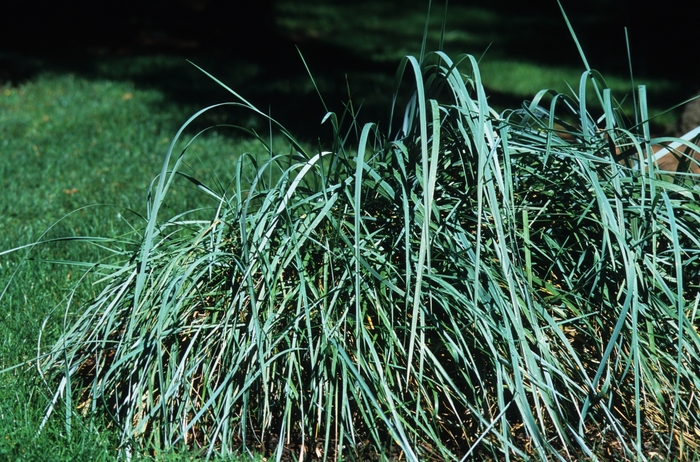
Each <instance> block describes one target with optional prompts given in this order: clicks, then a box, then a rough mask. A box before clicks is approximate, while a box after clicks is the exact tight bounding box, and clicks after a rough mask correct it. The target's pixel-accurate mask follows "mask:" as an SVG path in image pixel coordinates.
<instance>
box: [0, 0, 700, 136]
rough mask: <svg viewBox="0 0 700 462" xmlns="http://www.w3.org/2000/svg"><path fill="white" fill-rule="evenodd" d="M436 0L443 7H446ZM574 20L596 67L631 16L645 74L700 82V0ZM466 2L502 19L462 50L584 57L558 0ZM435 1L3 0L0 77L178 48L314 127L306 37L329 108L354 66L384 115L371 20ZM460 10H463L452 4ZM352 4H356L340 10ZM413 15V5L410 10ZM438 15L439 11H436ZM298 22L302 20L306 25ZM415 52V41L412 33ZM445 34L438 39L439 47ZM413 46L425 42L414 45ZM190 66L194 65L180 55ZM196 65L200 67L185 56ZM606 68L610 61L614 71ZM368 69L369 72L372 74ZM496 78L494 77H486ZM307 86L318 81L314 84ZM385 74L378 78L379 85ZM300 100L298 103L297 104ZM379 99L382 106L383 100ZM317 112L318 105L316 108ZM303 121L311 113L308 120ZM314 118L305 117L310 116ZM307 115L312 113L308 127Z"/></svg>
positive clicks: (192, 79) (622, 57)
mask: <svg viewBox="0 0 700 462" xmlns="http://www.w3.org/2000/svg"><path fill="white" fill-rule="evenodd" d="M443 4H444V3H443V2H440V1H438V2H434V8H440V7H442V6H443ZM562 4H563V7H564V9H565V10H566V12H567V14H568V15H569V17H570V18H571V21H572V23H573V25H574V27H575V29H576V32H577V34H578V38H579V40H580V41H581V44H582V46H583V47H584V51H585V53H586V55H587V56H588V57H589V59H590V60H591V66H592V67H594V68H596V69H598V70H600V71H602V72H603V73H604V75H609V73H613V74H617V75H622V76H626V75H629V63H628V61H627V50H626V44H625V42H626V39H625V28H627V31H628V34H629V38H630V42H631V55H632V62H633V64H634V71H635V77H636V78H642V79H643V78H652V77H657V78H665V79H671V80H673V82H674V86H673V88H672V89H670V90H665V93H664V94H662V95H660V98H662V99H664V100H665V101H667V104H665V105H664V104H661V106H665V107H670V106H672V105H674V104H676V103H678V102H680V101H682V100H684V99H686V98H688V97H689V96H691V95H693V94H694V93H696V92H697V91H700V82H699V81H698V78H697V75H698V71H700V64H699V63H698V59H697V57H696V56H697V53H698V49H699V47H698V45H700V39H699V38H698V37H699V36H698V34H697V32H696V27H694V22H695V21H696V19H695V18H697V17H698V16H697V14H696V13H697V12H698V10H699V9H700V7H699V6H698V5H697V4H696V3H693V2H685V1H680V0H670V1H664V2H651V1H641V2H640V1H634V0H590V1H586V2H581V1H574V0H562ZM319 5H323V6H324V7H325V8H328V9H330V10H333V11H334V12H335V13H331V14H335V15H337V16H338V20H340V21H343V20H347V21H346V22H351V21H350V20H349V18H348V17H347V15H350V16H353V17H354V18H355V20H356V19H357V18H363V20H362V21H359V22H358V24H359V25H362V24H366V25H367V27H366V28H365V29H362V30H360V29H361V27H360V26H357V28H358V30H357V33H355V34H351V35H352V37H353V39H352V40H349V41H346V42H345V43H343V44H341V45H339V44H338V43H337V42H333V40H331V39H332V38H333V35H334V31H332V30H331V31H328V32H326V33H321V34H319V33H317V31H316V29H317V27H316V25H315V21H318V19H317V18H316V17H315V16H314V15H313V14H312V12H311V9H312V7H317V6H319ZM459 6H469V7H474V8H480V9H483V10H485V11H488V12H490V13H492V14H493V15H495V16H496V17H497V18H499V19H498V20H497V21H490V22H485V21H481V22H480V21H479V20H477V19H474V20H471V22H470V23H469V24H470V29H471V30H466V31H465V30H460V31H461V32H465V33H470V34H483V35H484V37H487V38H485V39H484V41H483V45H480V48H479V47H477V48H474V49H459V50H456V51H458V52H467V53H472V54H475V55H480V54H482V53H484V51H485V50H486V49H487V48H488V50H489V51H488V53H487V55H486V56H487V59H488V57H493V56H506V57H508V58H509V59H516V60H520V61H527V62H532V63H534V64H536V65H538V66H542V69H543V72H546V69H547V67H548V66H561V65H567V66H575V67H577V68H581V69H583V66H582V64H581V59H580V57H579V54H578V52H577V50H576V48H575V46H574V42H573V40H572V39H571V37H570V34H569V31H568V29H567V27H566V24H565V21H564V20H563V18H562V15H561V12H560V10H559V6H558V4H557V2H556V1H555V0H529V1H522V0H500V1H487V0H452V1H451V2H449V7H448V8H452V9H453V11H460V10H458V9H457V7H459ZM290 11H292V12H293V13H294V15H295V16H296V18H297V19H298V20H299V18H300V20H301V21H306V22H307V25H308V26H307V27H306V28H303V27H302V28H301V29H298V30H297V31H296V32H294V33H291V32H290V31H289V30H288V29H284V28H281V27H279V24H280V20H282V19H284V17H285V16H286V15H287V16H288V15H289V14H290ZM426 11H427V1H426V0H404V1H398V0H379V1H377V0H375V1H371V2H370V1H365V0H358V1H349V0H335V1H333V0H306V1H296V2H291V1H287V0H256V1H250V0H246V1H240V0H168V1H166V0H151V1H148V0H142V1H137V0H123V1H118V2H94V1H86V0H77V1H56V0H34V1H12V2H5V4H4V5H3V7H2V17H3V20H2V28H0V83H3V82H11V83H19V82H21V81H23V80H26V79H28V78H32V77H33V76H34V75H36V74H37V73H39V72H43V71H47V70H48V71H58V72H64V71H67V72H78V73H81V74H84V75H88V76H99V77H102V78H119V75H114V74H115V72H114V71H113V72H112V75H104V73H103V74H102V75H100V72H99V71H97V70H96V65H95V63H96V62H97V61H101V62H104V61H105V60H110V59H111V60H115V61H116V62H118V60H119V59H123V58H124V57H133V56H139V55H152V54H166V55H171V56H172V55H176V56H181V57H182V58H183V64H184V59H185V58H187V59H190V60H193V61H195V62H196V63H198V64H200V65H202V66H203V67H205V68H206V69H207V70H209V71H211V72H212V73H213V74H215V75H217V76H219V77H222V79H226V78H228V80H226V82H227V83H230V84H232V85H233V84H235V85H236V90H237V91H239V92H240V93H241V94H243V95H245V96H246V97H249V98H250V99H251V100H252V101H253V102H254V103H256V104H258V105H260V106H261V107H269V105H270V104H271V103H273V102H274V104H273V105H272V107H271V110H272V111H273V113H276V114H277V116H278V117H279V118H280V120H281V121H282V122H283V123H284V124H286V125H288V127H289V128H290V129H292V130H301V131H306V133H307V134H309V135H310V134H311V133H313V131H315V130H317V129H318V127H317V125H316V124H309V121H310V120H311V121H316V120H320V117H322V116H323V113H324V109H323V107H322V105H321V104H320V102H319V101H318V97H317V95H316V93H315V91H313V89H311V88H306V90H305V91H303V92H301V91H299V90H298V88H299V87H300V86H302V85H303V83H302V82H308V75H307V73H306V70H305V68H304V65H303V63H302V62H301V59H300V58H299V53H298V52H297V49H296V48H297V47H298V49H299V51H300V52H301V53H302V54H303V56H304V59H305V60H306V61H307V63H308V64H309V67H310V68H311V70H312V72H313V73H314V77H316V78H318V79H319V81H321V82H323V81H324V79H327V80H328V82H329V84H328V85H327V86H326V87H324V88H323V90H324V93H323V94H324V96H325V97H327V99H328V101H331V102H333V103H337V105H336V106H333V105H331V106H332V107H331V108H330V109H331V110H336V111H338V110H342V106H341V104H342V103H341V101H346V100H347V96H348V90H347V88H345V81H346V76H350V77H351V78H350V84H351V86H352V90H353V93H354V94H362V95H368V94H371V93H372V92H373V91H374V92H375V93H377V94H381V95H382V96H380V97H377V98H375V99H372V98H370V97H368V98H367V99H366V100H365V115H366V116H367V120H377V119H379V118H381V117H383V116H385V112H386V111H387V109H386V108H387V107H388V105H389V102H388V99H389V98H390V95H391V88H392V83H393V77H394V73H395V70H396V66H397V61H396V59H393V58H392V59H378V58H376V57H371V56H367V54H366V53H362V52H361V51H359V50H360V49H359V46H358V44H360V43H361V42H362V41H363V40H365V35H366V32H367V30H369V29H372V28H375V29H376V27H375V26H372V25H370V24H371V23H373V22H376V21H380V22H381V21H388V20H390V19H392V18H393V17H395V16H400V17H405V18H409V15H407V14H406V12H415V15H414V16H413V17H415V16H420V15H422V16H423V17H425V13H426ZM455 14H457V13H455ZM342 15H346V16H344V17H342ZM402 15H404V16H402ZM459 19H460V18H456V17H455V16H452V15H448V22H447V29H448V30H450V29H451V27H455V24H457V27H461V26H460V24H461V23H460V22H459ZM438 24H439V21H438ZM400 29H401V27H400V24H399V26H398V27H395V28H394V30H393V31H392V30H389V31H388V32H386V34H387V36H386V37H385V41H386V43H387V46H388V47H394V48H396V47H397V46H398V45H399V44H400V43H401V42H402V41H405V39H404V38H402V37H401V32H402V31H401V30H400ZM300 30H301V32H299V31H300ZM415 39H416V40H415V42H413V43H414V44H415V47H410V48H411V53H413V54H416V53H418V51H419V49H418V48H419V45H420V37H415ZM435 46H436V44H429V48H431V49H432V48H435ZM413 48H416V49H413ZM242 63H252V64H253V65H254V66H257V68H258V69H259V71H258V72H257V74H256V77H255V78H254V79H249V80H248V81H243V80H241V79H238V80H237V79H236V77H235V76H236V75H240V74H241V71H240V67H241V65H242ZM183 68H184V69H187V66H185V65H183ZM189 70H190V71H192V69H189ZM606 73H608V74H606ZM370 74H371V76H370ZM129 78H130V79H131V80H134V81H136V83H137V84H140V85H146V86H149V87H156V88H158V89H159V90H162V91H164V93H166V95H167V96H168V97H169V98H170V99H171V100H172V101H174V102H178V103H186V104H192V105H193V106H195V107H201V105H203V104H208V103H210V102H214V101H220V100H221V99H222V97H223V96H222V93H221V90H220V89H219V88H216V87H215V86H212V85H211V84H210V83H209V82H204V81H205V80H206V79H202V78H201V74H197V73H196V72H190V73H188V72H187V71H183V70H182V69H177V70H173V69H163V68H158V67H157V66H152V67H151V68H150V69H146V70H144V71H143V72H141V73H140V74H139V75H138V76H136V77H135V76H134V75H129ZM486 85H487V89H488V83H487V84H486ZM307 87H308V85H307ZM378 87H381V89H378ZM491 94H492V95H493V103H494V105H495V106H501V107H513V106H514V105H516V106H517V105H519V102H520V100H521V99H522V97H516V96H514V95H512V94H508V92H507V91H505V92H504V91H502V92H501V93H499V92H492V93H491ZM291 108H293V109H291ZM380 108H381V109H380ZM309 117H310V118H309ZM300 121H304V122H303V123H301V122H300ZM304 124H306V125H307V126H306V127H303V125H304ZM309 125H310V126H309Z"/></svg>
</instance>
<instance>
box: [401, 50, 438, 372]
mask: <svg viewBox="0 0 700 462" xmlns="http://www.w3.org/2000/svg"><path fill="white" fill-rule="evenodd" d="M407 59H408V62H409V63H410V64H411V68H412V69H413V75H414V78H415V82H416V98H417V101H418V117H419V119H420V127H419V128H420V143H421V147H420V152H421V159H422V166H423V174H424V175H426V176H427V175H428V169H429V154H428V121H427V117H428V114H427V108H426V101H425V89H424V86H423V85H424V84H423V74H422V71H421V66H420V64H419V63H418V61H416V59H415V58H414V57H413V56H408V57H407ZM433 142H435V143H437V142H439V141H438V140H433ZM423 187H424V188H425V189H427V187H428V184H427V177H424V180H423ZM424 194H425V191H424ZM424 206H425V205H424ZM429 213H430V212H429V211H428V210H424V211H423V229H425V227H426V226H428V225H429V220H430V215H429ZM425 234H426V233H425V231H423V236H422V237H421V243H420V250H419V254H418V263H417V265H416V282H415V286H414V291H413V309H412V313H411V328H410V331H409V333H408V335H409V340H408V358H407V360H406V383H407V384H408V383H409V382H410V378H411V371H412V370H413V352H414V348H415V342H416V337H417V326H418V317H419V316H420V299H421V295H422V294H421V288H422V279H423V264H424V261H425V253H426V251H427V245H428V242H426V241H425Z"/></svg>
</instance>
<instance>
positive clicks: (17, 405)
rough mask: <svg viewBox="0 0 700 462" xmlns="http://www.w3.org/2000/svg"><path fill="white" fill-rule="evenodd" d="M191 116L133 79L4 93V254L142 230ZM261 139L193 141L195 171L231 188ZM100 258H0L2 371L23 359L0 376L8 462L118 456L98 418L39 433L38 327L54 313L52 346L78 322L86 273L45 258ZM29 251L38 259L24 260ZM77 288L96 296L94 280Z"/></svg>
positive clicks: (0, 450) (0, 99) (77, 81)
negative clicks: (153, 186)
mask: <svg viewBox="0 0 700 462" xmlns="http://www.w3.org/2000/svg"><path fill="white" fill-rule="evenodd" d="M189 115H190V114H189V113H188V112H187V111H186V110H183V109H182V108H178V107H176V106H174V105H169V104H168V103H167V102H166V101H164V98H163V95H162V93H160V92H158V91H156V90H143V89H139V88H136V87H135V86H134V85H133V84H130V83H128V82H120V81H107V80H87V79H84V78H81V77H76V76H74V75H69V74H65V75H43V76H41V77H39V78H38V79H36V80H34V81H31V82H28V83H26V84H23V85H21V86H19V87H16V86H15V87H9V86H6V87H3V88H2V89H0V153H1V155H0V178H1V180H0V185H1V186H2V193H1V194H0V216H2V220H0V251H5V250H7V249H10V248H13V247H16V246H20V245H24V244H28V243H32V242H36V241H38V240H45V239H49V238H51V237H59V236H60V237H66V236H87V235H93V236H94V235H100V236H119V235H120V234H122V233H126V232H128V231H129V230H130V229H131V228H132V227H134V228H139V227H140V226H141V216H142V214H143V213H144V212H145V204H146V197H147V191H148V186H149V184H150V182H151V180H152V179H153V177H154V176H155V175H156V174H157V172H158V171H159V169H160V167H161V162H162V158H163V156H164V153H165V151H166V150H167V147H168V145H169V143H170V140H171V139H172V136H173V135H174V133H175V132H176V131H177V129H178V127H179V125H180V124H181V123H182V122H184V120H186V118H187V117H188V116H189ZM252 147H253V146H252V145H251V144H250V143H249V142H243V141H240V140H238V141H237V140H235V139H234V138H232V137H230V136H223V135H220V134H217V133H215V132H212V133H209V134H206V135H204V136H203V137H202V138H201V139H199V140H198V141H197V142H196V143H195V145H193V146H192V151H191V152H192V154H195V155H194V156H190V157H189V159H197V158H198V157H199V158H200V159H201V162H198V161H195V162H192V161H190V162H191V169H192V170H193V171H196V172H197V175H198V177H199V176H204V177H208V178H210V179H211V181H212V183H211V184H213V185H216V184H217V183H216V182H217V181H218V182H220V184H221V185H225V183H226V181H227V180H226V176H227V169H228V168H230V167H231V166H232V165H233V162H232V161H233V160H234V159H235V158H236V157H237V156H238V155H239V154H240V152H242V151H245V150H248V149H251V148H252ZM214 171H216V175H207V172H214ZM191 193H192V188H191V187H190V186H188V185H187V184H185V183H183V184H182V190H181V191H178V194H177V195H176V197H178V198H179V199H182V201H183V203H188V202H187V201H190V200H193V199H192V198H193V197H194V196H195V195H194V194H191ZM103 256H104V255H101V254H100V251H99V250H98V249H94V248H87V247H84V246H81V245H80V244H79V243H76V242H72V243H65V242H64V243H57V244H44V245H40V246H37V247H36V248H34V249H31V251H29V249H28V250H26V251H25V250H23V251H19V252H16V253H9V254H4V255H0V290H4V291H5V292H4V296H3V298H2V300H1V301H0V307H1V309H0V317H1V324H2V327H3V329H2V330H3V334H2V336H1V340H0V369H6V368H10V367H12V366H15V365H17V364H24V365H22V366H21V367H18V368H16V369H13V370H12V371H10V372H7V373H4V374H0V435H2V438H0V460H45V461H48V460H111V459H112V458H113V457H114V455H115V454H116V451H115V444H114V435H113V434H112V433H110V431H107V430H106V429H105V427H104V426H103V425H101V424H100V423H98V422H94V421H88V420H84V421H83V420H80V419H77V421H76V420H74V424H73V428H72V429H71V434H70V437H69V436H68V434H67V429H66V428H64V427H61V426H59V427H56V426H55V424H54V422H52V423H50V424H49V426H48V427H47V428H45V430H44V431H43V432H42V433H41V435H39V436H38V437H36V438H35V434H36V430H37V428H39V425H40V423H41V419H42V417H43V413H44V412H45V409H46V405H47V402H48V401H47V400H48V399H50V397H49V396H47V394H48V393H49V392H48V388H47V387H46V386H44V385H43V384H42V383H41V380H40V378H39V377H37V374H36V372H35V368H34V367H33V363H32V361H31V359H32V358H34V357H35V356H36V351H37V342H38V341H39V338H38V333H39V330H40V328H41V325H42V322H44V320H45V318H46V317H47V315H48V316H49V317H48V318H46V320H47V325H48V327H49V328H48V330H47V331H46V335H45V336H44V337H43V338H41V342H42V344H44V345H46V344H50V343H51V342H52V341H54V340H55V338H56V336H57V335H58V333H59V332H60V330H61V327H62V324H63V322H64V321H65V322H69V321H70V319H71V316H72V315H73V314H74V312H69V313H64V309H63V308H64V306H65V300H64V297H65V295H66V293H67V291H68V289H69V288H70V287H71V286H72V285H73V284H74V283H75V282H76V281H77V280H78V279H79V277H80V275H81V273H82V270H81V268H73V267H70V266H66V265H57V264H51V263H47V262H45V261H41V260H52V259H62V260H69V261H80V260H83V261H94V260H95V259H96V258H101V257H103ZM24 258H28V259H32V260H35V261H29V262H27V261H25V262H23V264H22V265H21V266H18V265H19V264H20V262H21V260H22V259H24ZM78 294H79V298H81V299H85V298H87V297H89V296H90V295H93V294H94V293H93V292H92V290H91V289H90V285H89V284H88V285H83V289H82V290H81V291H80V292H79V293H78ZM80 301H81V300H76V302H77V303H75V304H74V305H73V306H75V307H79V306H80ZM53 310H55V311H53ZM64 314H65V315H66V319H64ZM167 460H190V459H188V458H187V457H185V456H182V455H177V456H173V457H168V458H167Z"/></svg>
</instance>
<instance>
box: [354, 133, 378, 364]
mask: <svg viewBox="0 0 700 462" xmlns="http://www.w3.org/2000/svg"><path fill="white" fill-rule="evenodd" d="M373 127H374V124H366V125H365V126H364V127H362V134H361V135H360V144H359V145H358V147H357V157H356V158H355V177H354V181H355V192H354V196H353V204H352V205H353V211H354V214H355V216H354V228H355V229H354V236H353V254H354V260H355V280H354V282H353V283H354V286H353V288H354V290H355V322H356V325H355V338H356V339H359V338H361V333H360V329H361V328H362V284H361V275H362V273H361V272H360V261H361V255H360V247H361V240H360V230H361V226H362V222H361V218H362V217H361V215H362V174H363V171H364V169H365V151H366V149H367V142H368V140H369V134H370V132H371V131H372V128H373ZM360 345H361V342H359V341H358V342H357V344H356V345H355V346H356V348H357V353H356V354H357V357H358V358H361V357H362V350H361V346H360Z"/></svg>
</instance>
